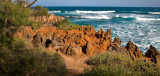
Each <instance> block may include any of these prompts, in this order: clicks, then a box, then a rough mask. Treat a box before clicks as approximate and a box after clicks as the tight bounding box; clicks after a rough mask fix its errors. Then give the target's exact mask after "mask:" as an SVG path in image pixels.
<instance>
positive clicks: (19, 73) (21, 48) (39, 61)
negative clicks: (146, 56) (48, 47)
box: [0, 39, 67, 76]
mask: <svg viewBox="0 0 160 76" xmlns="http://www.w3.org/2000/svg"><path fill="white" fill-rule="evenodd" d="M26 45H28V44H27V42H25V40H24V39H16V40H14V41H13V42H12V43H11V45H10V46H2V44H0V48H1V49H0V76H65V75H66V74H67V69H66V66H65V64H64V62H63V59H62V58H61V57H60V56H59V55H58V54H57V53H55V54H51V53H48V52H45V51H44V50H42V49H39V48H35V49H28V48H25V46H26Z"/></svg>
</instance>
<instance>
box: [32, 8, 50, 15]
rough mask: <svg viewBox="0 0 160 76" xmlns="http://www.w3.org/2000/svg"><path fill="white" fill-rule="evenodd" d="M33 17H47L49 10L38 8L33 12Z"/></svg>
mask: <svg viewBox="0 0 160 76" xmlns="http://www.w3.org/2000/svg"><path fill="white" fill-rule="evenodd" d="M32 15H33V16H47V15H48V8H43V7H42V6H36V7H35V8H34V9H33V12H32Z"/></svg>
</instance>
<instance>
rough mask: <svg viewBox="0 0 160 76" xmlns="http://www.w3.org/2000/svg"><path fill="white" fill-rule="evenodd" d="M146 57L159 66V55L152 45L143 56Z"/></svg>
mask: <svg viewBox="0 0 160 76" xmlns="http://www.w3.org/2000/svg"><path fill="white" fill-rule="evenodd" d="M145 56H146V57H149V58H152V61H153V62H155V63H157V64H159V65H160V54H159V52H158V51H157V49H156V48H155V47H153V46H152V45H151V46H150V48H149V49H148V51H147V52H146V54H145Z"/></svg>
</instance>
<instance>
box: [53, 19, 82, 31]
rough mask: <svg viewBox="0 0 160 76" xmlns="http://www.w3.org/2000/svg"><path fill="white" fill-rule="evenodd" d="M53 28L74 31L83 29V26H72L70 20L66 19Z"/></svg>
mask: <svg viewBox="0 0 160 76" xmlns="http://www.w3.org/2000/svg"><path fill="white" fill-rule="evenodd" d="M53 26H56V27H57V29H59V30H73V29H79V30H80V29H81V26H80V25H78V24H72V23H71V22H70V21H69V19H64V20H61V21H58V22H56V23H55V24H54V25H53Z"/></svg>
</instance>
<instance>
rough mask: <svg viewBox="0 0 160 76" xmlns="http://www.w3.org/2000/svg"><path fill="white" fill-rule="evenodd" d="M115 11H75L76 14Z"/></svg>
mask: <svg viewBox="0 0 160 76" xmlns="http://www.w3.org/2000/svg"><path fill="white" fill-rule="evenodd" d="M114 12H116V11H80V10H76V13H114Z"/></svg>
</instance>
